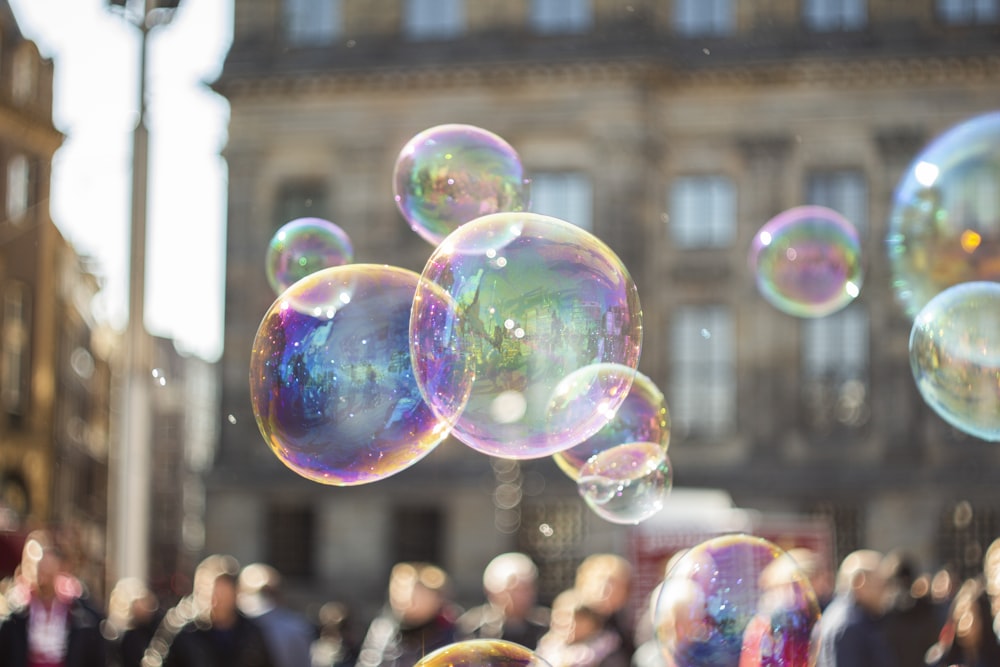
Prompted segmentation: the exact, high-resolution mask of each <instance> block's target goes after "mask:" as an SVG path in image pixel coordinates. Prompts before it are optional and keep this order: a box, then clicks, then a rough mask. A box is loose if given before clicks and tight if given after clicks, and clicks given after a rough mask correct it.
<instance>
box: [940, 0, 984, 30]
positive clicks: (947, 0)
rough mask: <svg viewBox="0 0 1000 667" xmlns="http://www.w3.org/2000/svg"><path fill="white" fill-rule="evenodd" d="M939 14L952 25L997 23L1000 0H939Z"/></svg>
mask: <svg viewBox="0 0 1000 667" xmlns="http://www.w3.org/2000/svg"><path fill="white" fill-rule="evenodd" d="M937 13H938V16H940V17H941V20H942V21H944V22H945V23H949V24H951V25H975V24H985V23H996V22H997V21H998V20H1000V0H937Z"/></svg>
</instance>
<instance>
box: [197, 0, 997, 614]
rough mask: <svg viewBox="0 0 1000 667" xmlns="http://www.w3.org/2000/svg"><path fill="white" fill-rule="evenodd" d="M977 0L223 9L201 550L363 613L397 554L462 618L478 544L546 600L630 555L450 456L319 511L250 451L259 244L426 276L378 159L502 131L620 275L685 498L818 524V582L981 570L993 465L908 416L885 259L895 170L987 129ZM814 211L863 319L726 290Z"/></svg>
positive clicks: (909, 395) (252, 2)
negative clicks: (852, 240)
mask: <svg viewBox="0 0 1000 667" xmlns="http://www.w3.org/2000/svg"><path fill="white" fill-rule="evenodd" d="M998 4H1000V3H998V2H997V0H987V1H986V2H971V1H970V0H916V1H914V2H905V3H903V2H894V1H892V0H775V1H773V2H766V3H764V2H757V3H745V2H736V1H735V0H663V1H654V0H632V1H630V2H626V1H625V0H559V1H557V0H513V1H512V0H484V1H478V0H477V1H476V2H463V0H323V1H322V2H307V1H305V0H236V2H235V7H234V10H235V13H234V35H233V44H232V48H231V51H230V53H229V55H228V58H227V60H226V63H225V66H224V70H223V72H222V75H221V76H220V78H219V80H218V81H217V82H216V83H215V88H216V90H218V91H219V92H220V93H221V94H222V95H224V96H225V97H226V98H227V100H228V101H229V103H230V105H231V120H230V128H229V143H228V147H227V149H226V151H225V157H226V159H227V161H228V165H229V188H230V190H229V223H228V242H227V279H226V313H225V326H226V329H225V351H224V354H223V358H222V364H221V367H222V385H221V392H222V413H223V416H224V418H225V419H226V421H225V422H224V423H223V428H222V433H221V438H220V446H219V450H218V453H217V458H216V461H215V469H214V472H213V475H212V479H211V482H210V486H209V490H208V503H207V507H208V514H207V542H206V548H207V549H208V550H209V551H225V552H229V553H233V554H234V555H236V556H237V557H239V558H240V559H242V560H258V559H262V560H270V561H271V562H272V563H274V564H275V565H276V566H278V567H279V568H280V569H283V570H284V571H285V572H286V573H287V574H288V575H289V577H290V580H291V582H292V585H293V588H294V589H295V591H296V592H298V593H299V594H301V595H302V596H303V597H309V598H311V599H316V598H320V597H323V596H326V597H337V598H341V599H346V600H348V601H349V602H352V603H354V604H357V605H358V606H359V607H361V608H362V609H364V610H370V609H371V608H372V607H373V606H374V605H377V604H378V603H379V602H380V600H381V598H382V596H383V595H384V592H385V591H384V589H385V578H386V575H387V572H388V570H389V567H390V566H391V565H392V563H394V562H395V561H396V560H400V559H403V558H425V559H430V560H436V561H437V562H439V563H440V564H441V565H443V566H444V567H445V568H446V569H447V570H448V571H449V572H451V573H452V574H453V575H454V576H455V578H456V580H457V591H458V593H459V595H460V597H462V599H463V600H466V601H475V600H476V599H477V596H478V594H479V575H480V573H481V568H482V566H483V565H484V564H485V563H486V562H487V561H488V559H489V557H491V556H492V555H494V554H495V553H497V552H499V551H500V550H504V549H509V548H520V549H524V550H527V551H528V552H530V553H532V555H534V556H535V557H536V558H537V559H538V560H539V561H540V562H542V564H543V573H544V575H545V577H546V580H545V581H546V584H545V585H546V586H547V587H548V588H547V593H548V594H551V593H554V592H555V591H557V590H558V589H559V587H560V586H563V585H566V584H567V583H568V581H569V577H570V576H571V572H572V568H573V567H574V566H575V564H576V563H578V562H579V560H580V559H581V558H582V557H583V556H584V555H586V554H587V553H590V552H593V551H597V550H616V551H620V552H623V553H624V552H627V549H628V543H629V536H630V534H631V533H630V529H626V528H622V527H619V526H613V525H611V524H607V523H604V522H602V521H601V520H600V519H598V518H597V517H595V516H593V515H592V514H590V513H589V512H588V511H587V510H586V509H585V508H584V507H583V505H582V503H581V502H580V500H579V499H578V498H577V497H576V492H575V489H574V488H573V486H572V484H571V483H570V482H569V481H568V479H567V478H565V476H563V475H562V474H561V473H560V472H559V471H558V470H556V469H555V467H554V466H552V465H551V462H549V461H545V460H539V461H527V462H521V463H520V464H517V463H512V462H508V461H501V460H492V461H491V460H489V459H487V458H486V457H484V456H480V455H478V454H476V453H475V452H472V451H471V450H468V448H464V447H463V446H462V445H460V444H458V443H456V442H450V441H449V442H446V443H445V444H444V445H442V446H441V447H440V448H438V450H437V451H435V453H434V454H432V455H431V457H429V458H428V459H426V460H425V461H422V462H421V463H420V464H418V465H417V466H415V467H413V468H411V469H410V470H407V471H405V472H404V473H401V474H399V475H397V476H396V477H393V478H390V479H388V480H385V481H384V482H380V483H378V484H373V485H369V486H367V487H354V488H325V487H321V486H319V485H316V484H312V483H310V482H306V481H304V480H302V479H299V478H298V477H297V476H296V475H294V474H293V473H291V472H290V471H288V470H286V469H284V468H283V466H282V465H281V464H280V462H278V461H277V460H276V459H275V458H274V456H273V455H272V454H271V453H270V451H269V449H268V448H267V447H266V445H265V444H264V443H263V442H262V439H261V437H260V434H259V433H258V431H257V428H256V425H255V423H254V417H253V414H252V412H251V409H250V401H249V395H248V392H249V389H248V382H247V374H248V363H249V355H250V348H251V344H252V341H253V338H254V333H255V331H256V328H257V325H258V323H259V321H260V318H261V316H262V315H263V313H264V312H265V311H266V310H267V308H268V307H269V305H270V303H271V301H272V300H273V297H274V295H273V293H271V292H270V291H269V289H268V285H267V282H266V278H265V275H264V270H263V256H264V251H265V248H266V246H267V243H268V241H269V239H270V237H271V235H272V234H273V232H274V231H275V230H276V229H277V227H278V226H280V225H281V224H283V223H284V222H287V221H288V220H290V219H292V218H294V217H298V216H300V215H304V214H309V215H316V216H319V217H326V218H329V219H331V220H333V221H335V222H336V223H337V224H339V225H340V226H341V227H343V228H344V230H345V231H347V233H348V234H349V235H350V237H351V239H352V240H353V242H354V245H355V249H356V260H357V261H359V262H360V261H363V262H384V263H389V264H394V265H398V266H402V267H405V268H410V269H413V270H416V271H420V270H421V268H422V266H423V263H424V261H425V260H426V258H427V257H428V255H429V254H430V251H431V248H430V247H429V246H428V245H427V244H426V243H425V242H424V241H422V240H421V239H420V238H418V237H417V236H416V235H415V234H413V232H412V231H410V229H409V228H408V227H407V225H406V224H405V222H404V221H403V220H402V218H401V217H400V215H399V213H398V212H397V210H396V208H395V206H394V202H393V199H392V185H391V175H392V168H393V164H394V161H395V159H396V156H397V154H398V152H399V150H400V148H401V147H402V146H403V145H404V144H405V143H406V141H407V140H408V139H409V138H410V137H412V136H413V135H414V134H416V133H417V132H419V131H421V130H423V129H425V128H428V127H431V126H433V125H437V124H442V123H452V122H459V123H471V124H474V125H478V126H481V127H484V128H487V129H489V130H492V131H493V132H496V133H497V134H499V135H501V136H502V137H504V138H505V139H507V141H508V142H510V143H511V144H512V145H513V146H514V147H515V148H516V149H517V150H518V152H519V153H520V155H521V157H522V159H523V161H524V164H525V166H526V168H527V170H528V171H529V173H530V175H531V177H532V181H533V201H534V203H533V208H534V209H535V210H537V211H539V212H543V213H549V214H552V215H556V216H559V217H564V218H566V219H567V220H570V221H571V222H574V223H576V224H578V225H581V226H584V227H586V228H587V229H589V230H591V231H592V232H593V233H594V234H596V235H597V236H599V237H600V238H602V239H603V240H604V241H605V242H607V243H608V244H609V245H610V246H611V247H612V248H613V249H614V250H615V251H616V252H617V253H618V254H619V256H620V257H621V258H622V260H623V261H624V262H625V264H626V265H627V266H628V267H629V269H630V271H631V273H632V275H633V277H634V279H635V281H636V284H637V286H638V288H639V295H640V299H641V300H642V305H643V311H644V345H643V351H642V359H641V363H640V370H641V371H643V372H644V373H645V374H646V375H648V376H649V377H650V378H652V379H653V381H654V382H656V383H657V384H658V385H659V386H660V387H661V389H662V390H663V391H664V393H665V395H666V396H667V399H668V402H669V405H670V410H671V415H672V420H673V437H672V441H671V445H670V453H671V457H672V460H673V463H674V465H675V466H676V470H675V483H676V484H677V486H678V487H707V488H717V489H723V490H725V491H728V492H729V493H730V494H731V495H732V497H733V498H734V500H735V502H736V503H737V504H738V505H739V506H741V507H748V508H754V509H757V510H760V511H762V512H768V513H782V514H788V515H794V516H821V517H825V518H827V519H828V520H829V521H830V525H832V526H833V527H834V530H835V533H834V534H835V540H836V543H835V550H834V554H833V557H834V558H839V557H840V556H841V555H843V554H844V553H845V552H846V551H847V550H850V549H853V548H855V547H858V546H861V545H865V546H871V547H874V548H879V549H889V548H893V547H905V548H908V549H910V550H912V551H913V552H914V553H916V554H917V555H918V556H919V558H920V559H921V561H922V563H923V564H924V566H925V567H936V566H939V565H943V564H946V563H947V564H951V565H953V566H955V567H956V568H958V569H959V570H961V571H962V572H971V571H973V570H975V569H976V568H977V567H978V564H979V562H980V561H979V559H980V556H981V552H982V549H983V548H984V546H985V544H986V543H988V541H989V540H990V539H992V538H993V537H995V536H996V535H1000V514H998V512H1000V502H998V501H997V500H996V494H995V492H994V490H993V488H994V485H993V477H994V474H995V471H996V469H997V468H996V466H997V464H998V463H1000V451H998V450H997V449H996V447H995V446H993V445H990V444H988V443H984V442H981V441H978V440H975V439H974V438H971V437H967V436H964V435H962V434H960V433H958V432H956V431H954V430H953V429H951V428H949V427H947V426H946V425H945V424H944V423H943V422H942V421H941V420H940V419H938V418H937V417H936V416H935V415H934V414H933V413H932V412H931V411H930V410H929V409H928V408H927V407H926V406H924V405H923V403H922V401H921V400H920V398H919V396H918V394H917V392H916V390H915V388H914V383H913V378H912V375H911V372H910V370H909V366H908V357H907V339H908V335H909V330H910V322H909V320H908V319H907V318H906V317H905V316H904V315H903V313H902V312H901V310H900V309H899V308H898V307H897V306H896V305H895V303H894V299H893V294H892V290H891V286H890V283H891V277H890V275H889V271H888V266H887V262H886V261H885V259H884V255H883V244H884V237H885V231H886V218H887V215H888V212H889V207H890V203H891V197H892V192H893V189H894V187H895V185H896V183H897V181H898V180H899V178H900V175H901V174H902V172H903V170H904V169H905V167H906V165H907V164H908V162H909V160H910V159H912V158H913V157H914V155H915V154H916V152H917V151H918V150H919V148H920V147H921V146H922V145H923V144H924V143H925V142H926V141H927V140H929V139H930V138H932V137H933V136H935V135H936V134H938V133H939V132H941V131H943V130H944V129H946V128H948V127H950V126H951V125H953V124H955V123H957V122H958V121H961V120H963V119H965V118H968V117H970V116H973V115H976V114H979V113H982V112H985V111H988V110H991V109H993V108H994V107H995V106H996V103H997V97H996V90H997V84H998V82H1000V56H998V55H997V54H996V44H997V39H998V36H1000V7H998ZM807 203H811V204H821V205H826V206H829V207H831V208H834V209H837V210H838V211H840V212H841V213H843V214H844V215H845V216H847V217H848V218H849V219H850V220H851V221H852V222H854V224H855V225H856V227H857V228H858V229H859V231H860V234H861V237H862V239H863V249H864V253H865V257H866V261H865V269H866V278H865V283H864V287H863V290H862V292H861V296H860V297H859V298H858V299H857V300H856V301H855V302H854V303H853V304H852V305H850V306H849V307H848V308H846V309H844V310H843V311H840V312H839V313H837V314H835V315H832V316H829V317H826V318H822V319H795V318H793V317H790V316H787V315H784V314H782V313H780V312H778V311H777V310H775V309H774V308H772V307H770V306H769V305H768V304H767V303H766V302H765V301H764V300H763V299H762V298H761V297H760V296H759V295H758V293H757V291H756V287H755V285H754V281H753V279H752V276H751V275H749V273H748V270H747V268H746V257H747V249H748V246H749V243H750V240H751V238H752V236H753V235H754V233H755V232H756V231H757V229H758V228H759V227H760V225H761V224H763V223H764V222H765V221H767V220H768V219H769V218H771V217H772V216H774V215H775V214H777V213H779V212H781V211H783V210H785V209H787V208H790V207H792V206H795V205H799V204H807ZM511 513H513V514H511ZM505 531H506V532H505Z"/></svg>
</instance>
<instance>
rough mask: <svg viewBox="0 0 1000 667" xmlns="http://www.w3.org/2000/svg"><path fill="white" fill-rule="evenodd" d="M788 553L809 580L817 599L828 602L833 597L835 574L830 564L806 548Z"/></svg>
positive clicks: (795, 549) (797, 548)
mask: <svg viewBox="0 0 1000 667" xmlns="http://www.w3.org/2000/svg"><path fill="white" fill-rule="evenodd" d="M786 553H787V554H788V556H789V558H791V559H792V560H793V561H795V563H796V565H798V566H799V569H800V570H801V571H802V574H804V575H805V576H806V578H807V579H808V580H809V584H810V585H811V586H812V589H813V592H814V593H815V594H816V599H817V600H828V599H829V598H830V596H831V595H833V573H832V572H831V571H830V565H829V562H828V561H827V560H826V559H825V558H823V557H822V556H821V555H820V554H818V553H817V552H815V551H813V550H812V549H808V548H806V547H795V548H792V549H789V550H788V551H787V552H786Z"/></svg>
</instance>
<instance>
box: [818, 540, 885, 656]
mask: <svg viewBox="0 0 1000 667" xmlns="http://www.w3.org/2000/svg"><path fill="white" fill-rule="evenodd" d="M881 563H882V554H880V553H879V552H877V551H873V550H869V549H862V550H859V551H855V552H853V553H850V554H848V555H847V557H846V558H844V560H843V561H842V562H841V564H840V569H839V570H838V572H837V581H836V587H835V595H834V597H833V600H832V601H831V602H830V605H829V606H828V607H827V608H826V612H825V613H824V614H823V617H822V618H821V619H820V630H819V655H818V659H817V662H816V664H817V667H895V665H896V661H895V658H894V656H893V654H892V650H891V649H890V648H889V643H888V640H887V639H886V636H885V633H884V631H883V629H882V627H881V626H880V625H879V621H880V618H881V616H882V612H883V610H884V608H885V579H884V576H883V574H882V570H881V567H880V566H881Z"/></svg>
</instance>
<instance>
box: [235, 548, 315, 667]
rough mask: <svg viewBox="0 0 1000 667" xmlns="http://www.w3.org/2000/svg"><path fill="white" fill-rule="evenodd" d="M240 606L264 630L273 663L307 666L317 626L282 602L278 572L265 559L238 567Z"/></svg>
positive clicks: (276, 664) (284, 665)
mask: <svg viewBox="0 0 1000 667" xmlns="http://www.w3.org/2000/svg"><path fill="white" fill-rule="evenodd" d="M239 582H240V594H239V607H240V610H241V611H242V612H243V613H244V614H245V615H246V616H247V617H248V618H250V619H251V620H253V621H255V622H256V623H257V625H258V626H259V627H260V629H261V630H262V631H263V632H264V640H265V641H266V642H267V646H268V649H269V651H270V653H271V656H272V658H273V659H274V664H275V667H309V665H310V662H311V659H310V653H309V651H310V648H311V646H312V643H313V640H314V639H316V629H315V628H314V627H313V626H312V624H311V623H309V621H308V620H306V618H305V617H304V616H302V615H300V614H298V613H296V612H294V611H292V610H291V609H289V608H288V607H286V606H284V605H283V604H282V603H281V600H280V598H279V596H280V591H281V575H280V574H279V573H278V571H277V570H276V569H274V568H273V567H271V566H270V565H266V564H264V563H251V564H250V565H247V566H246V567H244V568H243V569H242V570H241V571H240V577H239Z"/></svg>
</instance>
